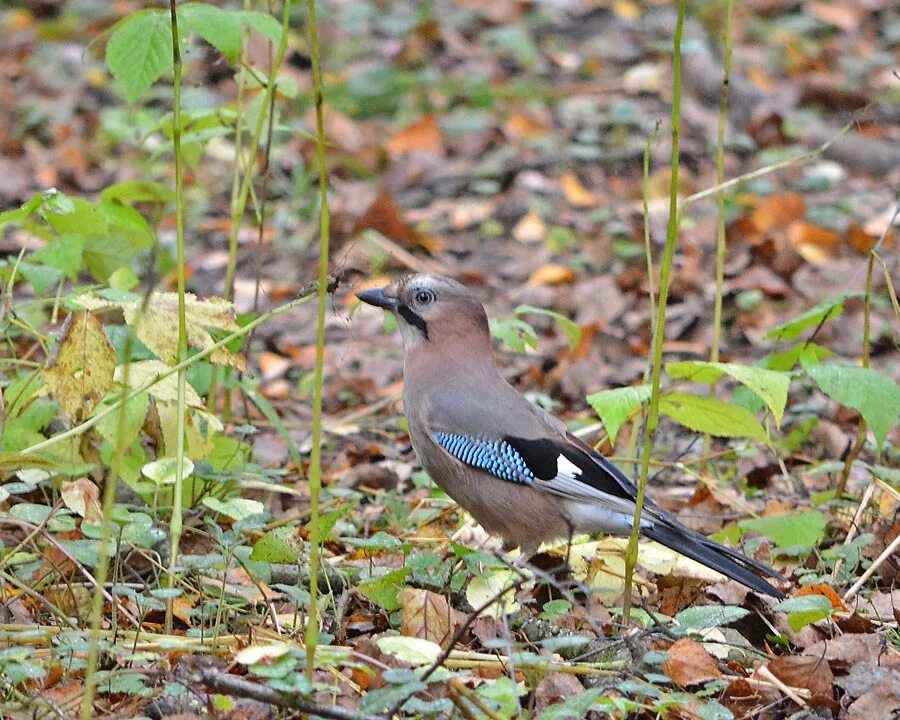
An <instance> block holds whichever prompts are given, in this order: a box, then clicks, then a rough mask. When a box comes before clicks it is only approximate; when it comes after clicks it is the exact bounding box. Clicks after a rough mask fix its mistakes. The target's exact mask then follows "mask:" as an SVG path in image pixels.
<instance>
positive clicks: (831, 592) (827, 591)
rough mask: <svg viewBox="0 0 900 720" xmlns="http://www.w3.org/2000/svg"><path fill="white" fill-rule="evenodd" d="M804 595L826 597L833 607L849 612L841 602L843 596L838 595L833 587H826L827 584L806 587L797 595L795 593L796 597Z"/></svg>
mask: <svg viewBox="0 0 900 720" xmlns="http://www.w3.org/2000/svg"><path fill="white" fill-rule="evenodd" d="M804 595H824V596H825V597H827V598H828V600H829V601H830V602H831V607H833V608H835V609H836V610H847V606H846V605H844V603H843V601H842V600H841V596H840V595H838V594H837V592H836V591H835V589H834V588H833V587H831V585H826V584H825V583H816V584H815V585H807V586H805V587H802V588H800V590H798V591H797V592H796V593H794V597H803V596H804Z"/></svg>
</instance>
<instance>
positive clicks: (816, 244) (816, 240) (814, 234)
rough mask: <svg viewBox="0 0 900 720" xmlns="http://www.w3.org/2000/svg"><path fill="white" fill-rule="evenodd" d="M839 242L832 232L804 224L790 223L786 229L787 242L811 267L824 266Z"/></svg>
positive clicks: (832, 255)
mask: <svg viewBox="0 0 900 720" xmlns="http://www.w3.org/2000/svg"><path fill="white" fill-rule="evenodd" d="M839 240H840V237H839V236H838V234H837V233H836V232H834V231H833V230H828V229H827V228H823V227H819V226H817V225H810V224H809V223H806V222H795V223H791V225H790V227H789V228H788V241H789V242H790V243H791V245H793V246H794V247H795V248H796V250H797V252H798V253H800V255H801V256H802V257H803V259H804V260H806V262H808V263H812V264H813V265H824V264H825V263H826V262H828V261H829V260H831V258H832V257H834V251H835V249H836V248H837V244H838V241H839Z"/></svg>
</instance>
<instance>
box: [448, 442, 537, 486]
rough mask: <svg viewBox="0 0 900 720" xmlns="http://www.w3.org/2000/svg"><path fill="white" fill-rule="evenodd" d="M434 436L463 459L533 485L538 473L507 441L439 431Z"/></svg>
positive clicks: (473, 465) (495, 475) (480, 467)
mask: <svg viewBox="0 0 900 720" xmlns="http://www.w3.org/2000/svg"><path fill="white" fill-rule="evenodd" d="M431 437H432V438H433V439H434V441H435V442H436V443H437V444H438V445H440V446H441V447H442V448H444V450H446V451H447V452H448V453H450V454H451V455H452V456H453V457H455V458H456V459H457V460H459V461H460V462H463V463H465V464H466V465H471V466H472V467H476V468H478V469H480V470H484V471H485V472H488V473H490V474H491V475H493V476H494V477H498V478H500V479H501V480H508V481H510V482H516V483H522V484H524V485H530V484H531V483H532V481H533V480H534V473H533V472H532V471H531V469H530V468H529V467H528V464H527V463H526V462H525V458H523V457H522V455H521V454H520V453H519V451H518V450H516V449H515V448H514V447H513V446H512V445H510V444H509V443H508V442H506V440H489V439H487V438H482V437H472V436H471V435H461V434H459V433H447V432H436V433H432V435H431Z"/></svg>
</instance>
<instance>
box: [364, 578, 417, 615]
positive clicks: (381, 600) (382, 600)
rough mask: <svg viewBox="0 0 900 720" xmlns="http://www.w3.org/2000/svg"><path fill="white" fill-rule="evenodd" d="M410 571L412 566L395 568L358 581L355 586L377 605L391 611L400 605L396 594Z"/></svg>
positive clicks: (397, 608)
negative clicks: (375, 576)
mask: <svg viewBox="0 0 900 720" xmlns="http://www.w3.org/2000/svg"><path fill="white" fill-rule="evenodd" d="M411 571H412V568H408V567H402V568H398V569H397V570H391V571H390V572H387V573H385V574H384V575H381V576H379V577H377V578H372V579H370V580H365V581H363V582H360V583H359V585H358V586H357V588H356V589H357V590H359V591H360V592H361V593H362V594H363V595H365V596H366V597H367V598H368V599H369V600H371V601H372V602H373V603H375V604H376V605H378V607H380V608H383V609H385V610H387V611H388V612H393V611H394V610H399V609H400V608H401V607H402V606H401V604H400V601H399V600H398V599H397V594H398V593H399V592H400V590H402V589H403V583H404V581H405V580H406V576H407V575H409V573H410V572H411Z"/></svg>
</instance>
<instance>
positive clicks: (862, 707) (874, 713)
mask: <svg viewBox="0 0 900 720" xmlns="http://www.w3.org/2000/svg"><path fill="white" fill-rule="evenodd" d="M871 678H872V686H871V687H870V689H869V690H868V691H867V692H865V693H863V694H862V695H860V697H859V698H858V699H857V700H856V701H855V702H853V703H852V704H851V705H850V707H848V708H847V717H848V720H895V719H896V717H897V710H898V709H900V670H897V669H894V668H881V667H875V668H872V675H871Z"/></svg>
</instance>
